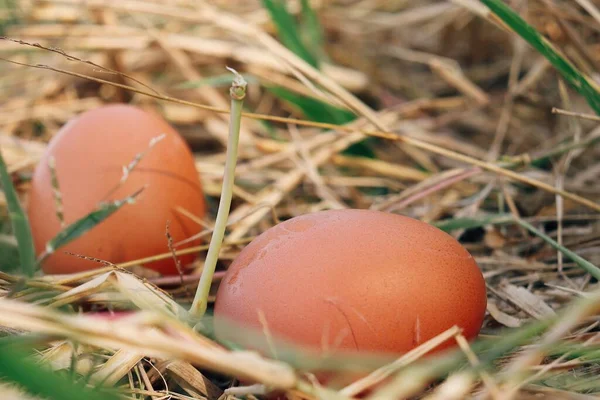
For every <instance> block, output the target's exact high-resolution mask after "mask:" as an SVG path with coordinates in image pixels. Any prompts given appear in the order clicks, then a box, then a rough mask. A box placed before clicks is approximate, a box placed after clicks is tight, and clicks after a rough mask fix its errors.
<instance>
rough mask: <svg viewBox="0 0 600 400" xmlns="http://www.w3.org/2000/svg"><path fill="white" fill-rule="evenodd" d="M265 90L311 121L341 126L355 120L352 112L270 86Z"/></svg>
mask: <svg viewBox="0 0 600 400" xmlns="http://www.w3.org/2000/svg"><path fill="white" fill-rule="evenodd" d="M267 89H268V90H269V91H270V92H271V93H273V94H274V95H275V96H277V97H278V98H280V99H281V100H283V101H285V102H287V103H289V104H291V105H292V106H294V107H296V108H298V109H300V111H301V112H302V113H303V114H304V116H305V117H307V118H309V119H310V120H311V121H315V122H328V123H335V124H338V125H343V124H347V123H348V122H351V121H353V120H354V119H356V116H355V115H354V113H353V112H351V111H348V110H344V109H341V108H338V107H335V106H332V105H330V104H327V103H324V102H322V101H320V100H317V99H313V98H310V97H305V96H301V95H298V94H296V93H292V92H290V91H289V90H286V89H283V88H281V87H273V86H272V87H267Z"/></svg>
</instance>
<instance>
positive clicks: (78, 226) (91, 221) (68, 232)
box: [40, 189, 143, 260]
mask: <svg viewBox="0 0 600 400" xmlns="http://www.w3.org/2000/svg"><path fill="white" fill-rule="evenodd" d="M142 190H143V189H140V190H138V191H137V192H135V193H134V194H132V195H131V196H129V197H127V198H125V199H123V200H116V201H113V202H110V203H106V204H104V205H102V206H100V208H99V209H97V210H95V211H92V212H91V213H89V214H88V215H86V216H85V217H83V218H81V219H79V220H77V221H75V222H74V223H72V224H71V225H69V226H67V227H66V228H65V229H63V230H62V231H60V232H59V233H58V234H57V235H56V236H55V237H54V238H53V239H51V240H50V241H49V242H48V243H47V244H46V251H45V252H44V254H43V255H42V256H41V257H40V258H41V259H42V260H43V259H44V258H46V257H47V256H49V255H50V254H52V253H54V252H55V251H56V250H57V249H59V248H61V247H63V246H65V245H67V244H68V243H70V242H72V241H73V240H75V239H77V238H78V237H80V236H81V235H83V234H84V233H86V232H87V231H89V230H90V229H92V228H94V227H95V226H96V225H98V224H99V223H101V222H102V221H104V220H105V219H107V218H108V217H110V216H111V215H113V214H114V213H115V212H117V211H118V210H120V209H121V207H123V206H124V205H125V204H131V203H133V202H134V200H135V198H136V197H137V196H138V195H139V194H140V193H141V192H142Z"/></svg>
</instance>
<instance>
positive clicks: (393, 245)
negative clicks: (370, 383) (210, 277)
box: [214, 209, 487, 355]
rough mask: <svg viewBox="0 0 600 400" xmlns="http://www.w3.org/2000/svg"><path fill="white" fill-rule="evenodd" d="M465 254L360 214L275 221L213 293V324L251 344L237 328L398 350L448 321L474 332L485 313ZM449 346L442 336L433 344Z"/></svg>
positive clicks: (391, 217)
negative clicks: (235, 326)
mask: <svg viewBox="0 0 600 400" xmlns="http://www.w3.org/2000/svg"><path fill="white" fill-rule="evenodd" d="M486 304H487V297H486V287H485V281H484V279H483V276H482V273H481V271H480V269H479V267H478V266H477V264H476V262H475V260H474V259H473V257H472V256H471V255H470V254H469V252H468V251H467V250H466V249H465V248H464V247H463V246H461V244H460V243H458V242H457V241H456V240H455V239H454V238H453V237H451V236H450V235H448V234H447V233H445V232H443V231H441V230H439V229H437V228H435V227H434V226H432V225H429V224H426V223H423V222H421V221H418V220H415V219H412V218H408V217H405V216H400V215H395V214H389V213H384V212H379V211H370V210H352V209H351V210H332V211H322V212H317V213H313V214H307V215H303V216H299V217H295V218H292V219H290V220H287V221H285V222H282V223H280V224H278V225H276V226H274V227H272V228H270V229H268V230H267V231H265V232H264V233H263V234H261V235H260V236H258V237H257V238H256V239H255V240H253V241H252V242H251V243H250V244H249V245H248V246H247V247H245V248H244V250H243V251H242V252H241V254H240V255H239V256H238V257H237V258H236V259H235V261H234V262H233V263H232V264H231V266H230V267H229V269H228V271H227V274H226V276H225V278H224V279H223V280H222V282H221V284H220V287H219V289H218V291H217V296H216V302H215V312H214V314H215V330H216V333H217V336H218V337H219V338H221V339H224V340H231V341H236V342H238V343H240V344H242V345H246V346H249V347H253V348H256V349H265V348H268V346H267V347H265V346H264V344H263V343H258V342H256V336H252V337H253V338H254V342H251V341H250V340H248V339H247V338H248V337H250V336H247V334H246V333H244V331H243V329H233V330H232V329H230V327H231V325H230V324H231V323H234V324H238V325H241V326H242V327H248V328H251V329H254V330H258V332H261V331H262V330H263V329H265V326H263V323H262V322H261V318H259V313H262V314H263V316H264V321H265V322H266V329H268V331H269V332H270V334H271V335H272V336H273V338H275V339H281V340H283V341H285V342H287V343H290V342H291V343H293V344H295V345H297V346H300V347H306V349H309V350H311V351H317V352H324V351H330V352H331V351H334V352H335V351H336V350H338V351H341V352H344V353H346V354H347V353H353V352H369V353H374V354H386V355H389V354H401V353H405V352H407V351H409V350H411V349H413V348H414V347H416V346H418V345H419V344H421V343H423V342H425V341H427V340H428V339H431V338H433V337H435V336H437V335H438V334H440V333H442V332H443V331H445V330H447V329H449V328H451V327H452V326H453V325H458V326H459V327H461V328H462V329H463V330H464V331H463V334H464V335H465V337H466V338H467V339H469V340H470V339H472V338H474V337H476V336H477V335H478V333H479V331H480V329H481V325H482V322H483V318H484V315H485V311H486ZM453 345H454V342H453V341H447V342H445V343H444V345H442V346H441V347H440V348H438V350H442V349H446V348H449V347H451V346H453Z"/></svg>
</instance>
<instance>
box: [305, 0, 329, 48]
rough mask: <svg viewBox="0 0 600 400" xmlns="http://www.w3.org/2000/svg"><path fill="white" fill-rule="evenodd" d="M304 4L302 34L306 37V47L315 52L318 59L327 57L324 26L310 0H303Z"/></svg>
mask: <svg viewBox="0 0 600 400" xmlns="http://www.w3.org/2000/svg"><path fill="white" fill-rule="evenodd" d="M300 3H301V5H302V22H301V24H300V32H301V36H302V38H303V39H304V41H303V42H304V43H305V44H306V47H307V48H308V49H309V51H310V52H311V53H312V54H315V55H316V57H317V59H324V58H325V50H324V45H323V43H324V42H325V41H324V39H323V28H322V27H321V23H320V22H319V17H318V16H317V13H315V10H314V9H313V8H312V7H311V5H310V1H309V0H301V2H300Z"/></svg>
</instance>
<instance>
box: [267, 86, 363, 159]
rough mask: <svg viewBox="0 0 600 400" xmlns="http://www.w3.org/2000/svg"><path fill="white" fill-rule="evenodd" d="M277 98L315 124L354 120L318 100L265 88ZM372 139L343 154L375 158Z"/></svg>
mask: <svg viewBox="0 0 600 400" xmlns="http://www.w3.org/2000/svg"><path fill="white" fill-rule="evenodd" d="M267 90H269V91H270V92H271V93H273V94H274V95H275V96H276V97H277V98H279V99H281V100H283V101H284V102H286V103H288V104H290V105H291V106H293V107H295V108H297V109H298V110H299V111H300V112H302V114H303V115H304V116H305V117H306V118H308V119H310V120H311V121H315V122H328V123H334V124H338V125H344V124H347V123H348V122H351V121H353V120H355V119H356V116H355V115H354V113H352V112H351V111H348V110H344V109H342V108H338V107H335V106H332V105H331V104H327V103H324V102H322V101H320V100H317V99H313V98H310V97H305V96H300V95H298V94H296V93H292V92H290V91H289V90H286V89H284V88H280V87H267ZM373 139H374V138H367V139H365V140H363V141H361V142H358V143H355V144H353V145H352V146H350V147H349V148H348V149H346V150H345V151H344V152H343V154H346V155H355V156H362V157H368V158H375V152H374V151H373V150H372V148H371V143H372V142H373Z"/></svg>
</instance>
